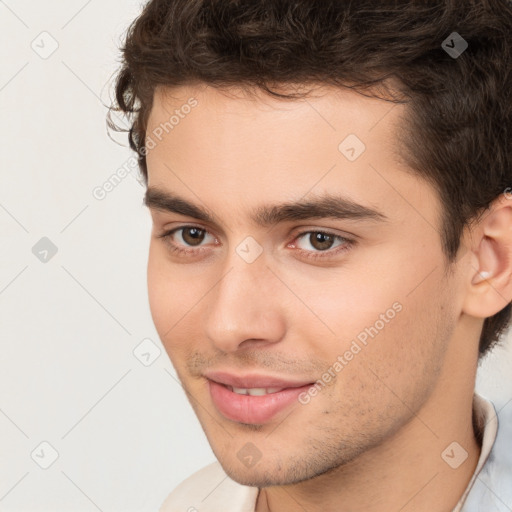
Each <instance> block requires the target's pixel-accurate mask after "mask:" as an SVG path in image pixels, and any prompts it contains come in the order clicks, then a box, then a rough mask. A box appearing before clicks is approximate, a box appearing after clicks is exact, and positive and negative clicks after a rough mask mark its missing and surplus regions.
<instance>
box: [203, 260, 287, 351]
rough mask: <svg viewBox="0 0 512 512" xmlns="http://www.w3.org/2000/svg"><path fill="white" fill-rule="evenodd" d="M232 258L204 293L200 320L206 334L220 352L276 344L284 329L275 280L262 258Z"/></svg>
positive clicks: (282, 312)
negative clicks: (254, 259)
mask: <svg viewBox="0 0 512 512" xmlns="http://www.w3.org/2000/svg"><path fill="white" fill-rule="evenodd" d="M236 258H238V256H237V255H235V258H233V259H232V260H230V261H231V262H232V263H233V264H232V265H231V266H230V267H228V270H227V271H226V272H225V273H224V275H223V277H222V278H221V279H220V281H219V282H218V283H217V285H216V286H215V287H214V289H213V290H212V291H211V292H210V293H209V294H208V296H207V300H208V302H207V304H206V307H205V317H204V320H203V322H204V323H203V326H204V330H205V335H206V337H207V338H208V339H209V340H210V341H211V343H212V344H213V345H214V346H215V347H216V348H218V349H219V350H222V351H223V352H235V351H237V350H239V349H241V348H242V347H244V348H247V347H252V348H254V347H257V346H262V347H263V346H267V345H268V344H271V343H278V342H279V341H280V340H281V339H283V338H284V334H285V330H286V321H285V318H286V316H285V312H284V311H283V310H282V308H283V305H284V304H286V301H285V300H280V290H279V280H278V279H277V278H276V277H275V275H274V274H273V272H272V271H271V270H270V269H269V268H268V267H267V266H266V263H265V260H264V259H263V258H261V261H259V260H257V261H255V262H253V263H246V262H245V261H243V260H241V259H239V261H236Z"/></svg>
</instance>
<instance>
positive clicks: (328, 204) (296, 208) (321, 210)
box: [144, 187, 388, 227]
mask: <svg viewBox="0 0 512 512" xmlns="http://www.w3.org/2000/svg"><path fill="white" fill-rule="evenodd" d="M144 204H145V205H146V206H147V207H148V208H150V209H155V210H162V211H168V212H172V213H177V214H179V215H184V216H186V217H192V218H194V219H196V220H199V221H202V222H207V223H210V224H215V225H220V223H219V222H218V220H217V219H216V218H215V216H214V215H213V214H212V213H211V212H210V211H209V210H207V209H205V208H203V207H202V206H198V205H195V204H193V203H191V202H189V201H187V200H186V199H184V198H182V197H179V196H178V195H175V194H171V193H170V192H168V191H166V190H162V189H159V188H156V187H149V188H148V189H147V190H146V194H145V196H144ZM249 218H250V220H251V221H252V222H253V223H255V224H256V225H259V226H262V227H269V226H273V225H276V224H278V223H280V222H286V221H296V220H309V219H348V220H370V221H378V222H385V221H387V220H388V217H387V216H386V215H384V213H382V212H380V211H378V210H376V209H374V208H371V207H369V206H364V205H362V204H359V203H356V202H355V201H352V200H351V199H350V198H347V197H343V196H338V195H332V194H324V195H321V196H319V197H315V198H313V199H309V200H304V201H302V200H298V201H292V202H285V203H281V204H274V205H263V206H259V207H257V208H255V209H254V211H253V212H251V214H250V217H249Z"/></svg>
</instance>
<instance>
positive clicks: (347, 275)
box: [147, 85, 512, 512]
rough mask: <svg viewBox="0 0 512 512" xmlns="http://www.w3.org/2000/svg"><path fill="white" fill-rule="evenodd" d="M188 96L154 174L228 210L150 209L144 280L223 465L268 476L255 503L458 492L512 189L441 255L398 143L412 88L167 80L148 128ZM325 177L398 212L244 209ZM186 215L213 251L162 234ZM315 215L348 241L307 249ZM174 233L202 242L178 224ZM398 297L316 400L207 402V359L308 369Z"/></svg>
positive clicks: (341, 505)
mask: <svg viewBox="0 0 512 512" xmlns="http://www.w3.org/2000/svg"><path fill="white" fill-rule="evenodd" d="M191 97H193V98H195V99H196V100H197V101H198V105H197V107H195V108H194V109H193V110H192V111H191V112H190V114H188V115H187V116H185V117H184V119H181V120H180V122H179V124H178V125H176V126H175V127H174V128H173V129H172V130H170V131H169V133H167V134H165V133H164V136H163V137H162V140H161V141H158V142H157V144H156V146H155V147H154V148H153V149H151V150H150V151H149V153H148V156H147V162H148V169H149V180H148V186H149V187H158V188H160V189H163V190H166V191H170V192H173V193H175V194H177V195H179V196H181V197H183V198H185V199H187V200H188V201H190V202H193V203H195V204H197V205H198V206H203V207H206V208H208V210H209V211H211V212H212V213H213V214H214V215H215V217H216V219H217V221H218V222H217V223H216V224H215V225H210V224H209V223H205V222H202V221H197V220H196V219H194V218H191V217H186V216H183V215H178V214H175V213H171V212H166V211H163V210H160V209H156V208H151V209H150V212H151V216H152V220H153V232H152V236H151V242H150V249H149V260H148V292H149V301H150V308H151V313H152V317H153V321H154V323H155V326H156V329H157V331H158V334H159V336H160V338H161V340H162V343H163V344H164V346H165V349H166V351H167V353H168V355H169V357H170V359H171V361H172V364H173V365H174V367H175V369H176V372H177V374H178V376H179V378H180V380H181V382H182V384H183V387H184V389H185V390H186V392H187V395H188V398H189V400H190V403H191V405H192V407H193V408H194V411H195V413H196V414H197V417H198V419H199V421H200V423H201V425H202V428H203V429H204V431H205V434H206V436H207V438H208V441H209V443H210V445H211V447H212V450H213V452H214V453H215V455H216V457H217V458H218V460H219V462H220V463H221V465H222V466H223V468H224V470H225V471H226V473H227V474H228V475H229V476H230V477H231V478H232V479H233V480H235V481H237V482H239V483H241V484H244V485H251V486H257V487H260V488H261V490H260V492H259V495H258V500H257V507H256V510H257V512H264V511H281V512H282V511H292V510H302V509H304V510H307V511H308V512H316V511H322V512H325V511H339V510H346V511H352V512H355V511H366V512H372V511H379V512H386V511H394V512H396V511H398V510H400V511H402V512H404V511H405V512H407V511H413V510H414V511H416V512H422V511H425V512H426V511H429V512H432V511H440V512H441V511H449V510H452V508H453V507H454V506H455V504H456V503H457V501H458V500H459V498H460V496H461V495H462V493H463V491H464V489H465V488H466V486H467V484H468V482H469V480H470V478H471V476H472V474H473V472H474V469H475V467H476V464H477V460H478V457H479V454H480V446H479V445H478V443H477V441H476V439H475V435H474V432H473V427H472V421H471V414H472V397H473V391H474V382H475V372H476V367H477V360H478V350H477V347H478V339H479V336H480V331H481V328H482V325H483V319H484V318H485V317H487V316H491V315H492V314H494V313H496V312H498V311H499V310H501V309H502V308H503V307H504V306H505V305H506V303H507V302H509V301H510V300H511V299H512V291H511V284H510V282H511V280H510V275H511V260H512V258H511V257H510V256H511V255H512V235H511V233H512V229H511V227H512V215H511V208H510V205H509V203H510V201H508V200H507V199H506V198H505V197H504V196H503V197H501V198H498V199H497V200H496V201H495V202H494V203H493V205H492V208H491V209H490V210H489V212H488V213H487V215H486V216H485V217H484V218H483V219H482V220H481V222H479V223H475V224H474V225H472V226H471V229H470V227H469V226H468V228H467V229H466V231H465V232H464V236H463V239H462V247H461V251H460V253H459V257H458V258H457V259H456V261H455V263H454V264H453V265H452V266H450V267H447V260H446V257H445V254H444V253H443V250H442V246H441V238H440V214H441V204H440V202H439V199H438V197H437V195H436V193H435V191H434V190H433V189H432V187H431V186H430V185H429V184H428V183H427V182H425V181H424V180H422V179H421V178H420V177H419V176H418V175H416V174H414V173H411V172H410V169H408V168H407V167H406V165H405V164H404V163H403V161H402V160H401V159H400V158H399V157H398V155H397V151H396V144H395V130H396V128H397V127H399V126H400V123H401V122H403V116H405V115H406V114H407V111H406V106H404V105H396V106H394V107H393V108H391V107H392V106H393V105H392V104H390V103H387V102H385V101H382V100H379V99H375V98H368V97H365V96H362V95H359V94H357V93H355V92H353V91H349V90H342V89H338V90H337V89H333V88H328V87H324V88H318V89H316V90H315V93H314V95H310V96H309V97H308V98H307V99H306V100H293V101H287V102H284V101H283V100H280V99H277V98H270V97H268V96H265V95H264V94H263V93H261V94H259V93H256V94H255V95H253V96H249V95H247V94H244V91H243V90H242V89H235V88H233V89H232V90H231V91H229V94H228V93H226V92H225V91H220V90H216V89H214V88H212V87H207V86H205V85H193V86H192V85H190V86H183V87H179V88H175V89H173V90H172V91H171V90H169V89H164V88H159V89H157V91H156V93H155V97H154V104H153V108H152V111H151V115H150V117H149V121H148V130H147V133H148V134H151V133H152V132H153V131H154V130H155V129H156V128H157V127H158V126H159V124H160V123H162V122H165V121H166V120H168V119H169V117H170V114H172V112H173V111H174V110H175V109H176V108H180V106H181V105H184V104H185V103H186V102H187V100H188V99H189V98H191ZM348 134H356V135H357V136H358V137H359V139H361V140H362V141H363V142H364V144H365V146H366V150H365V151H364V153H362V154H361V155H360V156H359V157H358V158H357V159H356V160H355V161H353V162H350V161H349V160H347V159H346V158H345V156H344V155H343V154H342V153H341V152H340V151H339V150H338V145H339V144H340V142H341V141H342V140H343V139H344V138H345V137H346V136H347V135H348ZM323 192H331V193H332V192H337V193H340V194H343V195H345V196H347V197H349V198H351V199H352V200H354V201H356V202H357V203H360V204H363V205H365V206H370V207H373V208H376V209H378V210H379V211H381V212H383V213H384V214H385V215H386V216H387V218H388V219H387V221H386V222H376V221H371V220H353V219H352V220H340V219H330V218H321V219H312V220H306V221H287V222H283V223H281V224H278V225H276V226H273V227H271V228H268V227H261V226H258V225H256V224H254V223H252V222H251V221H250V220H249V215H250V212H252V210H253V209H254V208H256V207H258V206H261V205H263V204H278V203H282V202H283V201H291V200H297V199H300V198H303V196H305V197H306V198H309V197H313V196H315V195H317V194H321V193H323ZM187 226H192V227H197V228H200V229H203V230H206V233H205V234H204V235H203V239H202V241H201V239H200V240H199V247H201V248H203V249H204V251H205V252H203V253H202V254H201V253H197V252H196V254H195V255H185V256H183V255H177V254H176V253H173V252H171V250H170V243H171V240H170V239H168V240H167V241H166V240H163V239H161V238H158V235H160V234H162V233H163V232H164V231H166V230H169V229H172V228H176V227H187ZM315 230H316V231H322V230H324V231H325V230H326V231H328V232H331V233H334V234H336V235H339V236H343V237H346V238H349V239H353V240H355V241H356V243H355V244H353V245H352V246H350V247H349V248H348V250H346V251H344V252H341V253H338V254H334V251H336V248H337V247H339V245H340V243H341V242H340V241H337V242H333V246H332V249H329V250H330V252H331V255H327V257H324V258H323V259H317V260H313V259H308V258H307V257H306V256H304V255H301V254H300V253H299V251H298V249H303V250H304V252H305V253H308V252H309V253H310V254H311V253H321V252H322V251H321V249H318V248H317V247H318V246H314V245H312V243H311V241H310V239H309V238H308V236H307V235H306V236H303V237H302V238H301V239H297V237H298V235H299V234H301V233H304V232H309V231H313V232H316V231H315ZM187 234H188V235H189V236H187ZM247 236H252V237H253V238H254V239H255V240H257V242H258V243H259V244H260V246H261V248H262V251H263V252H262V254H261V255H260V257H259V258H257V259H256V260H255V261H254V262H253V263H250V264H249V263H247V262H246V261H245V260H244V259H242V258H241V257H240V256H239V255H238V254H237V252H236V251H235V249H236V247H237V245H238V244H240V243H241V242H242V241H243V240H244V239H245V238H246V237H247ZM173 242H174V243H175V244H176V245H178V246H179V247H182V248H185V249H192V250H196V251H197V249H198V246H196V245H191V243H193V240H192V239H191V237H190V233H189V232H186V231H181V232H180V231H178V232H176V233H175V235H174V238H173ZM290 244H291V245H290ZM323 254H326V252H325V251H324V253H323ZM483 270H485V271H487V272H489V273H490V277H489V278H488V279H486V280H482V279H481V278H480V277H479V271H483ZM396 302H398V303H399V304H400V305H401V306H402V309H401V311H400V312H399V313H397V314H396V315H395V316H394V318H393V319H392V320H390V321H389V322H388V323H386V326H385V328H383V329H381V330H380V331H379V333H378V335H377V336H375V338H373V339H371V338H369V340H368V344H367V345H366V346H364V348H363V349H362V350H361V351H360V352H359V353H358V354H357V355H356V356H354V358H353V359H352V360H350V361H349V362H348V364H346V365H345V366H344V367H343V369H342V370H341V371H340V372H338V373H337V374H336V378H335V379H333V381H332V382H331V383H330V385H329V386H326V387H324V388H323V389H322V390H321V391H320V392H318V394H317V395H316V396H315V397H313V398H312V399H311V401H310V402H309V403H308V404H306V405H302V404H300V403H296V404H294V405H293V406H292V408H290V409H288V410H287V411H286V413H285V414H281V413H280V414H278V415H277V416H276V417H275V418H273V419H272V420H271V421H269V422H268V423H265V424H262V425H248V424H244V423H238V422H234V421H232V420H229V419H226V418H225V417H224V416H222V415H221V414H220V412H219V411H218V410H217V409H216V408H215V406H214V404H213V402H212V399H211V397H210V394H209V390H208V382H207V380H206V378H205V377H204V376H203V372H205V371H206V370H226V371H231V372H233V373H241V372H251V373H264V374H266V375H275V376H281V377H284V378H291V379H295V380H305V381H309V382H313V381H316V380H317V379H319V378H321V376H322V374H323V373H324V372H325V371H326V370H327V369H328V368H329V367H332V366H333V363H334V362H335V361H336V360H337V357H338V356H339V355H343V354H344V353H345V351H346V350H348V349H349V348H350V344H351V342H352V340H354V339H355V338H356V336H357V335H358V334H359V333H361V331H363V330H364V329H365V327H369V326H372V325H374V324H375V322H376V321H377V320H378V319H379V316H380V315H381V314H383V313H385V312H386V311H387V310H388V309H390V308H392V305H393V304H394V303H396ZM454 441H455V442H457V443H458V444H459V445H460V446H461V447H462V448H463V449H464V450H465V451H466V452H467V453H468V457H467V459H466V460H465V461H464V462H463V463H462V464H461V465H460V466H459V467H458V468H457V469H453V468H452V467H450V466H449V465H448V464H447V463H446V462H445V461H444V460H443V458H442V457H441V454H442V452H443V451H444V450H445V449H446V448H447V447H448V446H449V445H450V444H451V443H452V442H454ZM248 442H250V443H252V444H253V445H254V446H256V447H257V449H258V450H259V452H261V459H260V460H259V461H258V462H257V464H255V465H254V466H252V467H250V468H249V467H246V466H245V465H244V464H242V463H241V461H240V460H239V458H238V457H237V453H238V451H239V450H240V449H241V448H242V447H243V446H244V445H245V444H246V443H248ZM459 453H460V452H459ZM390 490H392V491H391V492H390ZM301 507H302V508H301Z"/></svg>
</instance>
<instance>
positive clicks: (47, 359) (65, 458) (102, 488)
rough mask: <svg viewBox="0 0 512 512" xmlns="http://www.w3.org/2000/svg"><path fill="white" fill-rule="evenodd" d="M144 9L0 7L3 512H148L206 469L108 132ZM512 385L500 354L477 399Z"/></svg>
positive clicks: (133, 200)
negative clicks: (130, 37)
mask: <svg viewBox="0 0 512 512" xmlns="http://www.w3.org/2000/svg"><path fill="white" fill-rule="evenodd" d="M142 5H143V3H142V2H138V1H133V0H109V1H106V2H100V1H99V0H89V1H85V0H68V1H66V2H64V1H57V0H51V1H50V0H39V1H28V0H16V1H15V0H0V34H1V38H2V44H1V45H0V123H1V128H0V145H1V146H0V149H1V151H0V169H1V171H0V234H1V250H0V330H1V331H0V340H1V351H0V354H1V355H0V460H1V463H0V511H53V512H61V511H62V512H64V511H69V510H73V511H75V512H82V511H83V512H88V511H91V512H92V511H95V510H100V511H104V512H108V511H112V512H114V511H119V512H121V511H123V512H126V511H141V512H149V511H156V510H158V508H159V506H160V504H161V503H162V501H163V500H164V499H165V497H166V496H167V494H168V493H169V492H170V491H171V490H172V489H173V488H174V487H175V486H176V485H177V484H178V483H179V482H180V481H182V480H183V479H184V478H185V477H186V476H188V475H190V474H191V473H193V472H194V471H195V470H197V469H199V468H200V467H202V466H204V465H206V464H208V463H210V462H211V461H213V460H214V455H213V453H212V451H211V449H210V447H209V445H208V442H207V441H206V438H205V436H204V434H203V431H202V429H201V427H200V425H199V423H198V421H197V420H196V417H195V415H194V413H193V411H192V408H191V407H190V405H189V403H188V401H187V400H186V398H185V395H184V393H183V390H182V388H181V387H180V384H179V382H178V381H177V379H176V375H175V372H174V370H173V368H172V366H171V364H170V361H169V359H168V357H167V354H166V353H165V351H164V350H163V347H162V345H161V344H160V341H159V339H158V335H157V333H156V331H155V329H154V326H153V323H152V320H151V314H150V311H149V306H148V299H147V289H146V264H147V252H148V243H149V235H150V229H151V222H150V216H149V213H148V212H147V211H146V209H145V207H143V205H142V198H143V193H144V188H143V186H142V185H141V183H140V182H139V181H138V180H137V172H136V170H135V169H134V168H133V166H132V167H131V168H130V166H129V163H130V157H131V156H132V154H131V152H130V151H129V149H128V147H127V139H126V137H125V136H122V135H118V140H120V141H121V142H122V143H123V144H124V145H118V144H116V143H114V142H113V141H112V140H111V139H110V138H109V137H108V135H107V130H106V123H105V116H106V108H105V105H108V104H109V103H110V99H111V97H112V87H111V85H112V75H113V73H114V72H115V70H116V69H117V67H118V64H119V59H120V53H119V50H118V48H119V47H120V46H121V45H122V36H123V34H124V32H125V30H126V28H127V27H128V24H129V23H130V22H131V21H132V20H133V18H135V17H136V16H137V14H138V13H139V12H140V10H141V7H142ZM123 168H124V169H129V170H130V172H129V173H127V175H126V176H125V177H124V179H122V180H120V181H119V183H118V184H117V186H116V187H114V188H113V189H112V190H109V191H108V193H106V194H103V196H104V197H102V198H98V197H101V195H100V194H99V193H98V192H96V194H95V191H97V190H98V187H102V186H103V184H104V183H105V182H106V181H108V180H110V179H111V177H112V176H113V175H115V174H123V173H122V172H121V173H119V169H123ZM511 374H512V352H511V349H510V343H508V342H507V343H504V346H503V347H501V348H498V349H496V350H495V351H494V353H493V354H491V356H490V357H487V358H486V359H485V360H484V361H483V364H482V366H481V368H480V370H479V375H478V381H477V390H478V391H479V392H480V393H482V394H483V395H485V396H487V397H488V398H491V399H492V400H494V402H495V404H496V406H497V407H505V406H509V407H510V406H512V405H510V404H509V403H508V402H509V401H510V400H511V399H512V382H511V378H510V376H511ZM511 403H512V402H511Z"/></svg>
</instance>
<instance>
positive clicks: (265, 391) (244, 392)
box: [227, 386, 284, 396]
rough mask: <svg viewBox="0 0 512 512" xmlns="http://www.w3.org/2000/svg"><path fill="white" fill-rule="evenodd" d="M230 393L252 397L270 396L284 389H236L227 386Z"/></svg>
mask: <svg viewBox="0 0 512 512" xmlns="http://www.w3.org/2000/svg"><path fill="white" fill-rule="evenodd" d="M227 388H228V389H229V390H230V391H233V392H234V393H237V394H239V395H250V396H263V395H270V394H272V393H277V392H278V391H281V390H282V389H284V388H235V387H232V386H227Z"/></svg>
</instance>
